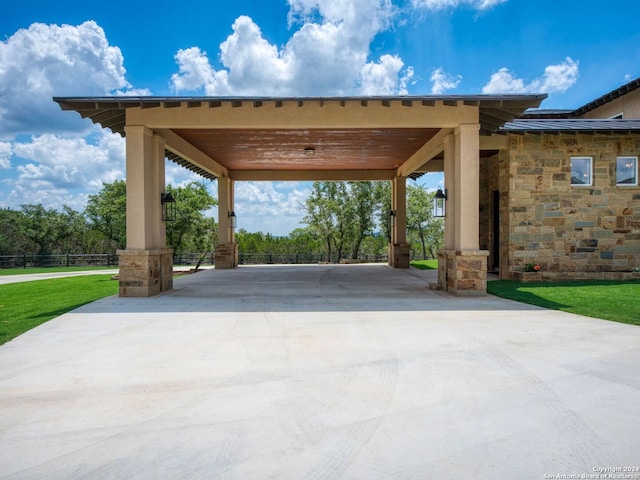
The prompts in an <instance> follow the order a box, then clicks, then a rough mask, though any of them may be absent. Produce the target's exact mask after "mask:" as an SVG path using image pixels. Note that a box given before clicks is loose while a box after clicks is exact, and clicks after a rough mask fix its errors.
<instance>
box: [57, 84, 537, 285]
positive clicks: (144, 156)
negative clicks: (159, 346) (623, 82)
mask: <svg viewBox="0 0 640 480" xmlns="http://www.w3.org/2000/svg"><path fill="white" fill-rule="evenodd" d="M544 98H545V95H470V96H457V95H455V96H454V95H437V96H420V97H407V96H403V97H331V98H326V97H318V98H274V97H268V98H267V97H255V98H246V97H242V98H228V97H224V98H212V97H88V98H77V97H66V98H55V99H54V100H55V101H56V102H58V103H59V104H60V106H61V108H62V109H63V110H75V111H76V112H78V113H79V114H80V115H81V116H82V117H85V118H90V119H91V120H92V121H93V122H94V123H99V124H101V125H102V126H103V127H105V128H109V129H111V130H112V131H113V132H116V133H119V134H121V135H123V136H126V138H127V148H126V152H127V153H126V156H127V167H126V174H127V248H126V250H122V251H119V252H118V254H119V257H120V295H121V296H152V295H155V294H158V293H160V292H162V291H167V290H170V289H172V288H173V280H172V270H173V268H172V267H173V266H172V250H171V249H169V248H167V245H166V239H165V224H164V222H163V220H162V205H161V198H162V194H163V192H164V188H165V178H164V177H165V176H164V159H165V157H167V158H169V159H171V160H173V161H175V162H177V163H179V164H181V165H183V166H185V167H186V168H188V169H190V170H193V171H194V172H197V173H198V174H200V175H202V176H204V177H205V178H209V179H217V182H218V215H219V218H218V224H219V245H217V246H216V268H234V267H236V266H237V261H238V260H237V259H238V251H237V244H236V242H235V240H234V230H233V225H232V219H233V217H234V183H235V182H238V181H269V180H278V181H286V180H294V181H305V180H325V181H326V180H387V181H390V182H392V185H393V188H392V210H393V212H394V222H393V227H392V238H391V242H390V245H389V263H390V265H391V266H392V267H395V268H408V266H409V246H408V245H407V243H406V180H407V178H409V177H412V176H415V175H419V174H420V173H422V172H425V171H434V170H442V171H444V176H445V192H446V193H447V206H446V211H447V215H446V218H445V248H444V250H443V252H441V254H440V258H439V276H438V283H439V285H440V287H441V288H442V289H444V290H448V291H449V292H451V293H453V294H455V295H458V296H470V295H472V296H475V295H484V294H485V292H486V275H487V255H488V252H487V251H486V250H481V249H480V246H479V189H480V184H479V183H480V180H479V162H480V160H479V159H480V151H481V150H491V149H499V148H504V147H505V146H506V137H504V136H500V135H496V134H495V132H496V131H497V130H498V128H500V127H501V126H502V125H503V124H504V123H505V122H507V121H510V120H512V119H513V118H515V117H517V116H519V115H521V114H522V112H524V110H526V109H527V108H532V107H537V106H539V104H540V102H541V101H542V100H543V99H544Z"/></svg>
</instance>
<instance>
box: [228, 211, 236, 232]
mask: <svg viewBox="0 0 640 480" xmlns="http://www.w3.org/2000/svg"><path fill="white" fill-rule="evenodd" d="M228 216H229V228H236V213H235V212H234V211H233V210H231V211H230V212H229V215H228Z"/></svg>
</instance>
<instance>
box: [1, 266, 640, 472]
mask: <svg viewBox="0 0 640 480" xmlns="http://www.w3.org/2000/svg"><path fill="white" fill-rule="evenodd" d="M434 274H435V272H423V271H419V270H415V269H410V270H394V269H390V268H388V267H386V266H381V265H313V266H270V267H241V268H238V269H235V270H208V271H205V272H202V273H198V274H195V275H190V276H186V277H183V278H179V279H177V280H176V282H175V287H176V288H175V290H173V291H172V292H169V293H167V294H164V295H160V296H158V297H154V298H149V299H134V298H128V299H120V298H117V297H111V298H107V299H103V300H101V301H98V302H95V303H93V304H90V305H87V306H85V307H82V308H80V309H78V310H76V311H74V312H71V313H68V314H65V315H63V316H61V317H58V318H57V319H54V320H52V321H50V322H48V323H46V324H44V325H42V326H40V327H38V328H36V329H35V330H33V331H31V332H28V333H26V334H24V335H22V336H21V337H18V338H17V339H15V340H13V341H11V342H9V343H7V344H5V345H4V346H2V347H0V478H12V479H13V478H20V479H43V478H46V479H81V478H87V479H124V478H126V479H147V478H150V479H151V478H153V479H157V478H176V479H200V478H202V479H242V480H245V479H302V478H304V479H338V478H344V479H362V480H365V479H367V480H371V479H389V480H391V479H394V480H395V479H462V478H464V479H544V478H597V477H595V476H593V477H589V476H588V475H598V474H601V473H602V472H601V471H599V470H598V469H603V470H604V469H607V468H609V469H617V468H621V469H623V468H631V469H634V468H636V469H637V468H638V467H640V447H639V445H640V436H639V435H640V433H639V432H640V415H639V414H638V412H639V411H640V410H639V408H640V407H639V406H640V375H639V374H638V366H639V365H640V328H638V327H633V326H629V325H623V324H617V323H613V322H608V321H603V320H596V319H591V318H586V317H581V316H577V315H571V314H565V313H561V312H554V311H548V310H543V309H539V308H536V307H531V306H527V305H523V304H518V303H513V302H509V301H505V300H501V299H498V298H495V297H490V296H489V297H486V298H480V299H459V298H454V297H451V296H448V295H446V294H441V293H438V292H432V291H429V290H427V289H426V288H425V287H426V284H427V282H428V281H429V280H431V279H432V278H433V275H434ZM631 300H633V299H630V301H631ZM633 301H637V299H635V300H633ZM609 473H611V474H612V475H613V474H615V475H621V474H626V475H628V476H627V477H615V478H635V479H637V478H640V473H639V472H638V471H637V470H636V471H629V472H624V471H622V470H620V471H616V472H613V471H611V470H609ZM559 475H566V476H565V477H561V476H559ZM569 475H574V476H575V477H568V476H569ZM600 478H614V477H604V476H602V477H600Z"/></svg>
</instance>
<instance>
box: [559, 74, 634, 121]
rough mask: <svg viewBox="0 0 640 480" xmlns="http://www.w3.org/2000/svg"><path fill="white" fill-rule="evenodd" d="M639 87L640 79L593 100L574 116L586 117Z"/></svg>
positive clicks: (575, 112) (579, 109)
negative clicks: (588, 113)
mask: <svg viewBox="0 0 640 480" xmlns="http://www.w3.org/2000/svg"><path fill="white" fill-rule="evenodd" d="M639 87H640V78H636V79H635V80H632V81H630V82H629V83H627V84H625V85H623V86H621V87H620V88H616V89H615V90H612V91H610V92H609V93H605V94H604V95H602V96H601V97H598V98H596V99H595V100H592V101H591V102H589V103H587V104H585V105H583V106H582V107H580V108H576V109H575V110H574V111H573V114H572V115H573V116H576V117H579V116H581V115H584V114H585V113H587V112H589V111H591V110H594V109H596V108H598V107H600V106H601V105H604V104H605V103H608V102H611V101H612V100H615V99H616V98H619V97H621V96H623V95H626V94H627V93H629V92H631V91H633V90H636V89H637V88H639Z"/></svg>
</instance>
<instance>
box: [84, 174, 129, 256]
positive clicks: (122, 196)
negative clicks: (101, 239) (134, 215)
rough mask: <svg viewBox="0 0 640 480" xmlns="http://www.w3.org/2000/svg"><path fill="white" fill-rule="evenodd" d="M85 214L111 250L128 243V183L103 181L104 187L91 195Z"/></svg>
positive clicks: (121, 247)
mask: <svg viewBox="0 0 640 480" xmlns="http://www.w3.org/2000/svg"><path fill="white" fill-rule="evenodd" d="M85 214H86V216H87V217H88V218H89V222H90V225H91V227H92V228H93V229H95V230H97V231H99V232H101V233H102V234H103V235H104V236H105V238H106V240H107V245H106V248H107V249H108V250H110V251H111V252H115V251H116V250H117V249H123V248H126V245H127V234H126V228H127V184H126V183H125V181H124V180H116V181H115V182H113V183H103V184H102V189H101V190H100V191H99V192H98V193H96V194H92V195H89V199H88V201H87V207H86V208H85Z"/></svg>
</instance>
